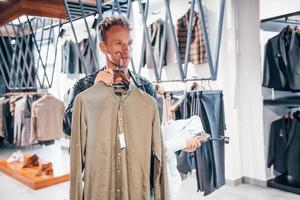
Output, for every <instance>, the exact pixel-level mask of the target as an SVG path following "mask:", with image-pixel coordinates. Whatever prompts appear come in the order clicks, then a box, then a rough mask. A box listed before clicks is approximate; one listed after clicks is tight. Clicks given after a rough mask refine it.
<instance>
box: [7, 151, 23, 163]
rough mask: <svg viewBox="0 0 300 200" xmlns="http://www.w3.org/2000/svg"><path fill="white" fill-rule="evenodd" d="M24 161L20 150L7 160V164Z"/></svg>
mask: <svg viewBox="0 0 300 200" xmlns="http://www.w3.org/2000/svg"><path fill="white" fill-rule="evenodd" d="M23 160H24V155H23V152H22V151H21V150H18V151H16V152H14V153H13V154H12V155H11V156H10V157H9V158H8V159H7V160H6V162H7V163H13V162H20V161H23Z"/></svg>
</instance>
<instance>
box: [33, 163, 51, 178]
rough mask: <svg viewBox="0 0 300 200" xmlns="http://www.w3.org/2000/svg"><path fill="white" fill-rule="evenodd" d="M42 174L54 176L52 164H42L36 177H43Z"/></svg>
mask: <svg viewBox="0 0 300 200" xmlns="http://www.w3.org/2000/svg"><path fill="white" fill-rule="evenodd" d="M42 174H45V175H48V176H52V175H53V168H52V163H51V162H49V163H45V164H41V165H40V168H39V171H38V172H37V173H36V176H41V175H42Z"/></svg>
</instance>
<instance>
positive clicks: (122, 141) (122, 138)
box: [119, 133, 126, 149]
mask: <svg viewBox="0 0 300 200" xmlns="http://www.w3.org/2000/svg"><path fill="white" fill-rule="evenodd" d="M119 141H120V147H121V149H123V148H125V147H126V143H125V134H124V133H120V134H119Z"/></svg>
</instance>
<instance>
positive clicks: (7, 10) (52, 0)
mask: <svg viewBox="0 0 300 200" xmlns="http://www.w3.org/2000/svg"><path fill="white" fill-rule="evenodd" d="M22 15H32V16H42V17H52V18H59V19H67V14H66V10H65V6H64V1H63V0H38V1H37V0H7V1H1V2H0V26H3V25H5V24H7V23H8V22H10V21H12V20H13V19H16V18H17V17H20V16H22Z"/></svg>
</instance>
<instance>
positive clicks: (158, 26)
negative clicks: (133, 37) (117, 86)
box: [142, 19, 167, 69]
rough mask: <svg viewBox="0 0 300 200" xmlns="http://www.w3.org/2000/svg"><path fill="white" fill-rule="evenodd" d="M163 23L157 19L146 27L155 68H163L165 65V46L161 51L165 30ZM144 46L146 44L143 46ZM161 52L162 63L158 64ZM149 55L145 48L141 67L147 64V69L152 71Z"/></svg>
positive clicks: (152, 64)
mask: <svg viewBox="0 0 300 200" xmlns="http://www.w3.org/2000/svg"><path fill="white" fill-rule="evenodd" d="M165 28H166V27H165V22H164V21H163V20H162V19H158V20H157V21H156V22H154V23H153V24H151V25H150V26H149V27H148V32H149V35H150V42H151V50H152V53H153V54H154V59H155V63H156V66H157V67H159V66H164V65H166V64H167V57H166V56H167V45H165V49H162V48H163V47H162V45H163V32H164V29H165ZM145 45H146V44H145ZM162 52H163V59H162V63H159V60H160V55H161V53H162ZM150 55H151V53H150V52H149V51H148V48H147V46H146V48H145V52H144V58H143V61H144V62H143V63H142V66H144V65H145V64H147V68H149V69H153V68H154V63H153V62H152V59H151V56H150Z"/></svg>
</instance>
